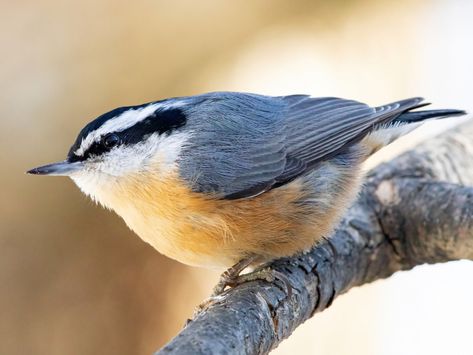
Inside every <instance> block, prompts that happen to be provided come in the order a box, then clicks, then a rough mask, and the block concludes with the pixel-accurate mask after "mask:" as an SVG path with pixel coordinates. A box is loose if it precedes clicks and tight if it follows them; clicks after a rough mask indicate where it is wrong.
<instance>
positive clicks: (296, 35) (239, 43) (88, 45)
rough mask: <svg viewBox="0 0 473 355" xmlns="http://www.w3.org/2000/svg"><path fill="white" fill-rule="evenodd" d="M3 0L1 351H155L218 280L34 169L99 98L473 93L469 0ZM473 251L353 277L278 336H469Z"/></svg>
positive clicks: (381, 349)
mask: <svg viewBox="0 0 473 355" xmlns="http://www.w3.org/2000/svg"><path fill="white" fill-rule="evenodd" d="M0 1H1V2H0V6H1V9H0V10H1V11H0V17H1V20H0V43H1V48H3V49H2V55H1V57H2V58H1V64H2V65H1V66H0V151H1V154H0V182H1V184H0V188H1V197H2V198H1V200H0V212H1V213H0V354H15V355H16V354H51V355H55V354H117V355H119V354H151V353H152V352H153V351H154V350H156V349H158V348H159V347H161V346H162V345H164V344H165V343H166V342H167V341H168V340H169V339H170V338H171V337H172V336H173V335H174V334H176V333H177V332H178V331H179V329H180V328H181V327H182V325H183V324H184V322H185V320H186V319H187V318H188V317H190V316H191V314H192V311H193V309H194V307H195V306H196V305H197V304H199V302H200V301H201V300H202V299H204V298H205V297H207V296H208V295H209V292H210V290H211V287H212V286H213V284H214V283H215V282H216V280H217V277H218V273H216V272H210V271H206V270H200V269H195V268H190V267H186V266H184V265H180V264H178V263H177V262H174V261H172V260H169V259H167V258H166V257H163V256H161V255H159V254H158V253H157V252H155V251H154V250H152V249H151V247H150V246H149V245H147V244H145V243H143V242H142V241H141V240H140V239H139V238H137V237H136V236H135V235H133V233H132V232H131V231H130V230H128V229H127V227H126V226H125V224H124V223H123V222H122V220H121V219H119V218H118V217H117V216H115V215H114V214H113V213H111V212H108V211H105V210H103V209H101V208H99V207H97V206H94V204H93V203H92V202H90V201H89V200H87V198H86V197H85V196H83V195H82V194H81V193H80V192H79V190H78V189H77V188H76V187H75V186H74V185H73V183H72V182H71V181H70V180H68V179H65V178H41V177H32V176H26V175H25V174H24V171H25V170H27V169H28V168H31V167H34V166H37V165H39V164H43V163H48V162H52V161H56V160H60V159H63V158H64V157H65V154H66V152H67V150H68V148H69V146H70V145H71V144H72V142H73V140H74V139H75V136H76V134H77V132H78V131H79V129H80V128H81V127H82V126H83V125H84V124H85V123H86V122H88V121H89V120H91V119H93V118H94V117H96V116H98V115H100V114H101V113H103V112H105V111H108V110H110V109H112V108H114V107H117V106H123V105H132V104H139V103H143V102H147V101H152V100H156V99H160V98H165V97H169V96H183V95H193V94H197V93H201V92H205V91H217V90H239V91H249V92H258V93H264V94H275V95H276V94H281V95H282V94H294V93H308V94H312V95H314V96H330V95H333V96H341V97H346V98H353V99H358V100H362V101H365V102H368V103H370V104H372V105H377V104H384V103H387V102H390V101H394V100H397V99H402V98H405V97H409V96H419V95H421V96H424V97H426V98H427V99H428V100H429V101H430V102H433V103H435V105H434V106H435V107H451V108H463V109H467V110H470V112H471V111H472V110H473V101H472V97H471V96H472V94H471V93H472V88H471V83H472V82H473V71H472V69H471V68H472V63H473V41H472V38H473V22H472V21H471V14H472V13H473V2H472V1H470V0H436V1H434V0H432V1H429V0H414V1H405V0H404V1H403V0H401V1H395V2H394V1H388V0H381V1H375V0H359V1H356V0H352V1H350V0H344V1H342V0H338V1H322V0H319V1H314V0H310V1H309V0H307V1H283V0H272V1H269V0H267V1H218V2H217V1H211V0H200V1H198V2H194V1H171V0H154V1H152V0H137V1H133V2H131V1H117V0H114V1H112V0H100V1H96V0H94V1H92V0H82V1H70V0H42V1H25V0H19V1H7V0H0ZM448 125H449V122H436V123H434V124H429V125H428V126H426V127H423V128H421V129H419V130H417V132H415V133H414V134H413V135H412V136H410V137H408V138H406V139H403V140H402V141H401V142H398V143H397V144H396V146H395V147H392V148H389V149H386V150H384V151H382V152H380V153H379V154H378V156H377V157H375V159H374V160H372V161H371V162H370V164H371V166H372V165H374V164H376V162H377V161H379V160H382V159H387V158H388V157H389V156H392V155H393V154H395V153H397V152H399V151H401V150H403V149H406V148H407V147H409V146H412V144H414V142H416V141H419V140H422V139H426V138H427V137H428V136H429V135H431V134H433V133H434V132H438V131H441V130H444V129H445V128H446V127H447V126H448ZM472 264H473V263H469V262H455V263H450V264H446V265H437V266H428V267H418V268H416V269H415V270H413V271H411V272H406V273H398V274H396V275H394V276H393V277H391V278H390V279H388V280H383V281H378V282H375V283H374V284H371V285H367V286H363V287H361V288H357V289H354V290H352V291H350V292H349V293H348V294H346V295H343V296H341V297H339V298H338V299H337V300H336V301H335V302H334V304H333V306H332V307H331V308H330V309H328V310H327V311H326V312H324V313H322V314H319V315H317V316H315V317H314V319H312V320H310V321H308V322H306V323H305V324H304V325H303V326H302V327H300V328H299V329H298V330H297V331H296V332H295V333H294V334H293V336H292V337H291V338H290V339H289V340H287V341H285V342H284V343H283V344H282V345H281V346H280V347H279V348H278V349H277V350H275V351H274V352H273V354H279V355H282V354H295V353H297V354H320V355H331V354H333V355H335V354H337V355H340V354H355V355H356V354H364V355H370V354H373V355H375V354H376V355H379V354H381V355H384V354H393V355H394V354H429V355H434V354H445V353H449V354H473V341H472V340H471V319H472V318H473V307H472V303H471V300H472V299H473V283H472V282H469V280H472V279H473V265H472Z"/></svg>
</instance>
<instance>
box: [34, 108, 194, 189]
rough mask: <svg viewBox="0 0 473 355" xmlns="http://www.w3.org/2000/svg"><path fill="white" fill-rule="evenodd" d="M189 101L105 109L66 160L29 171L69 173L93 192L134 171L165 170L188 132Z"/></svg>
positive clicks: (162, 172) (157, 172)
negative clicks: (187, 114)
mask: <svg viewBox="0 0 473 355" xmlns="http://www.w3.org/2000/svg"><path fill="white" fill-rule="evenodd" d="M185 104H186V103H185V100H182V99H169V100H164V101H158V102H152V103H148V104H144V105H139V106H130V107H121V108H117V109H115V110H112V111H110V112H108V113H105V114H103V115H101V116H100V117H98V118H96V119H95V120H93V121H92V122H90V123H89V124H87V125H86V126H85V127H84V128H83V129H82V130H81V131H80V133H79V135H78V137H77V139H76V141H75V142H74V144H73V145H72V147H71V148H70V150H69V153H68V155H67V159H66V160H64V161H61V162H58V163H53V164H48V165H44V166H40V167H37V168H34V169H31V170H29V171H28V173H29V174H35V175H55V176H58V175H59V176H69V177H71V178H72V179H73V180H74V181H75V182H76V183H77V185H78V186H79V187H80V188H81V189H82V190H83V191H84V192H85V193H86V194H88V195H91V196H92V197H95V194H96V192H97V191H98V190H100V189H102V188H104V187H106V186H107V185H110V184H117V183H120V181H122V180H124V179H126V178H127V177H130V176H135V177H136V176H139V175H140V174H142V175H143V176H144V175H146V173H152V174H154V175H156V176H160V175H165V174H166V173H167V172H169V171H172V170H173V168H175V164H176V160H177V158H178V156H179V152H180V150H181V148H182V146H183V144H184V143H185V142H186V140H187V138H188V136H189V132H186V131H185V125H186V121H187V119H186V114H185V112H184V110H183V106H185Z"/></svg>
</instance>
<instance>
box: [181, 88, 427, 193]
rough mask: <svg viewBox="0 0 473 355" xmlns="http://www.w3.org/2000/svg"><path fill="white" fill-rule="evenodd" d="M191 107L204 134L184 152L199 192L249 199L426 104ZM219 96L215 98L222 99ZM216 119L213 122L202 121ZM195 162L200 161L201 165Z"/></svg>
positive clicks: (239, 100)
mask: <svg viewBox="0 0 473 355" xmlns="http://www.w3.org/2000/svg"><path fill="white" fill-rule="evenodd" d="M212 95H213V96H209V97H210V99H207V100H202V102H203V104H201V105H200V106H198V107H196V108H193V110H194V111H193V112H192V113H191V114H190V116H191V117H196V123H195V124H196V126H197V128H196V129H198V130H199V132H207V135H205V134H202V133H200V134H199V135H198V136H197V138H195V140H194V141H193V142H194V144H193V145H189V146H188V147H186V148H185V149H188V150H192V151H193V154H191V155H189V156H192V157H193V159H192V160H191V159H187V160H186V159H184V160H183V161H182V162H181V167H182V168H183V169H184V170H185V171H187V175H188V176H190V178H189V180H192V181H193V182H194V186H193V187H194V189H195V190H197V191H201V192H213V193H217V194H220V195H221V196H222V198H226V199H237V198H248V197H253V196H256V195H258V194H261V193H263V192H265V191H268V190H270V189H271V188H274V187H277V186H281V185H283V184H285V183H287V182H289V181H291V180H293V179H294V178H296V177H298V176H301V175H303V174H305V173H307V172H309V171H311V170H312V169H314V167H315V166H316V165H317V163H319V162H321V161H323V160H326V159H330V158H331V157H333V156H334V155H336V154H337V153H338V152H340V151H342V150H343V149H346V147H348V146H350V145H351V144H355V143H356V142H358V141H360V140H361V139H363V137H365V136H366V135H367V134H368V133H370V132H371V131H372V130H373V129H374V128H375V127H377V126H379V125H382V124H385V123H388V122H390V121H392V120H394V119H395V118H396V117H398V116H399V115H400V114H401V113H403V112H405V111H407V110H409V109H412V108H415V107H416V106H418V105H419V103H420V102H421V101H422V99H421V98H412V99H407V100H403V101H398V102H395V103H392V104H389V105H384V106H380V107H375V108H373V107H369V106H368V105H366V104H364V103H361V102H357V101H353V100H345V99H341V98H336V97H321V98H312V97H310V96H307V95H290V96H279V97H268V96H261V95H254V94H242V93H215V94H212ZM217 96H218V97H217ZM203 114H205V115H207V116H206V117H208V116H210V115H211V116H212V117H213V118H214V121H212V120H209V119H208V118H207V119H202V116H199V115H203ZM196 157H197V159H196Z"/></svg>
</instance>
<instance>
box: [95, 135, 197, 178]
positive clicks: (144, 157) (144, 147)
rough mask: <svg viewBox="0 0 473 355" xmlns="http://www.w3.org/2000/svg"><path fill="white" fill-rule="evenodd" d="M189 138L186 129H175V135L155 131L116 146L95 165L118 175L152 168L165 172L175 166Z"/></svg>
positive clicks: (158, 172)
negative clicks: (136, 141)
mask: <svg viewBox="0 0 473 355" xmlns="http://www.w3.org/2000/svg"><path fill="white" fill-rule="evenodd" d="M188 138H189V133H183V132H180V133H176V132H174V133H171V135H166V134H162V135H159V134H157V133H155V134H152V135H150V136H149V137H148V138H147V139H146V140H145V141H144V142H142V143H137V144H133V145H131V146H129V147H127V146H118V147H116V148H114V149H112V150H111V151H110V152H108V153H106V154H104V155H103V156H102V157H100V158H99V159H100V161H99V162H96V163H95V168H96V169H98V170H100V171H101V172H102V173H105V174H108V175H112V176H115V177H120V176H124V175H127V174H130V173H137V172H140V171H150V170H153V172H155V173H156V174H160V175H162V174H165V173H167V172H169V171H170V170H172V169H173V168H174V167H175V164H176V160H177V158H178V156H179V154H180V152H181V149H182V147H183V145H184V144H185V142H186V141H187V140H188ZM156 170H157V171H156Z"/></svg>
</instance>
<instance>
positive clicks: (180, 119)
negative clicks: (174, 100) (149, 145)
mask: <svg viewBox="0 0 473 355" xmlns="http://www.w3.org/2000/svg"><path fill="white" fill-rule="evenodd" d="M186 121H187V119H186V116H185V114H184V113H183V112H182V110H180V109H176V108H174V109H167V110H158V111H156V112H155V113H153V115H151V116H149V117H147V118H146V119H144V120H143V121H141V122H138V123H137V124H135V125H134V126H132V127H130V128H127V129H126V130H124V131H122V132H120V133H119V136H120V137H121V138H122V140H123V143H124V144H136V143H139V142H141V141H142V140H143V138H144V137H146V136H148V135H150V134H153V133H159V134H163V133H167V132H170V131H172V130H174V129H177V128H179V127H182V126H184V125H185V124H186Z"/></svg>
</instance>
